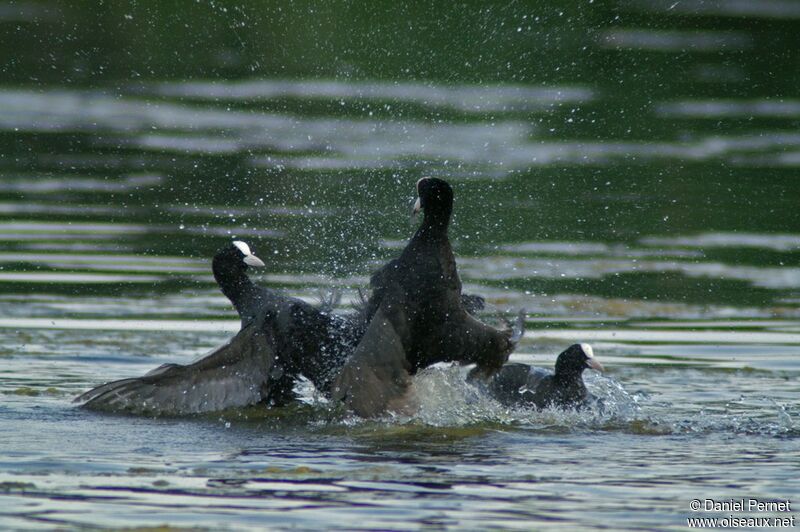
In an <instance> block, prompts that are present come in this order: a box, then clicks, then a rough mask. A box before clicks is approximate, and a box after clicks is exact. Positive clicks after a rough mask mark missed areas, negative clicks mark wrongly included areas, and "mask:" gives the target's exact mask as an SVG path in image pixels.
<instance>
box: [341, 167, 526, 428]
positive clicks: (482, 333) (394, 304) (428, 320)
mask: <svg viewBox="0 0 800 532" xmlns="http://www.w3.org/2000/svg"><path fill="white" fill-rule="evenodd" d="M417 192H418V194H419V199H418V200H417V204H416V206H415V211H417V210H420V209H421V210H422V211H423V212H424V218H423V221H422V224H421V225H420V227H419V229H418V230H417V231H416V233H415V234H414V236H413V237H412V238H411V240H410V241H409V243H408V245H407V246H406V247H405V249H404V250H403V252H402V253H401V255H400V257H398V258H397V259H395V260H393V261H391V262H389V263H388V264H387V265H385V266H384V267H383V268H381V269H380V270H378V271H377V272H376V273H375V274H374V275H373V276H372V279H371V281H370V285H371V287H372V295H371V297H370V298H369V301H368V303H367V317H368V318H369V319H370V321H369V326H368V327H367V330H366V332H365V334H364V337H363V338H362V340H361V342H360V343H359V345H358V347H357V348H356V350H355V352H354V353H353V355H352V356H351V357H350V359H348V361H347V363H346V364H345V367H344V368H343V370H342V372H341V374H340V375H339V377H338V378H337V380H336V383H335V385H334V398H336V399H340V400H342V401H344V402H345V403H346V404H347V405H348V406H349V407H350V408H351V409H352V410H354V411H355V412H356V413H357V414H359V415H361V416H365V417H368V416H374V415H378V414H380V413H382V412H384V411H386V410H405V409H406V408H404V406H405V405H407V404H408V401H409V400H410V398H409V397H408V396H407V392H408V389H409V383H410V375H413V374H414V373H416V372H417V370H419V369H422V368H425V367H427V366H430V365H431V364H435V363H437V362H447V361H456V362H459V363H462V364H476V372H474V374H479V375H482V376H488V375H491V374H492V373H494V372H495V371H497V370H499V369H500V368H501V367H502V365H503V363H504V362H505V361H506V360H507V359H508V355H509V354H510V353H511V351H512V350H513V349H514V347H515V346H516V344H517V342H518V340H519V338H520V336H521V334H522V331H521V329H522V320H521V319H520V320H518V327H519V330H518V331H516V332H513V331H512V330H510V329H508V330H497V329H495V328H493V327H490V326H488V325H486V324H484V323H482V322H480V321H479V320H477V319H476V318H474V317H473V316H471V315H470V314H469V312H468V309H467V308H466V307H465V304H464V299H463V297H462V294H461V280H460V278H459V276H458V272H457V269H456V261H455V257H454V255H453V251H452V248H451V246H450V241H449V238H448V226H449V223H450V217H451V214H452V210H453V189H452V188H451V187H450V185H449V184H448V183H446V182H445V181H443V180H441V179H436V178H423V179H421V180H419V181H418V182H417Z"/></svg>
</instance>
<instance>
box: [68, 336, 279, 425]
mask: <svg viewBox="0 0 800 532" xmlns="http://www.w3.org/2000/svg"><path fill="white" fill-rule="evenodd" d="M274 361H275V352H274V349H273V345H272V340H271V338H269V337H268V336H267V335H266V334H265V332H264V331H262V330H261V329H260V328H259V327H258V326H256V325H255V324H253V325H249V326H248V327H246V328H244V329H242V330H241V331H239V333H238V334H237V335H236V336H234V337H233V338H232V339H231V340H230V341H229V342H228V343H226V344H225V345H223V346H221V347H219V348H217V349H215V350H214V351H212V352H211V353H210V354H208V355H207V356H205V357H204V358H202V359H200V360H198V361H197V362H195V363H193V364H189V365H186V366H183V365H179V364H165V365H163V366H161V367H159V368H156V369H155V370H153V371H151V372H150V373H148V374H146V375H144V376H143V377H138V378H133V379H122V380H119V381H114V382H110V383H107V384H104V385H102V386H98V387H97V388H94V389H92V390H89V391H88V392H86V393H84V394H83V395H81V396H79V397H78V398H77V399H75V401H77V402H84V401H85V403H84V405H83V406H84V407H85V408H90V409H92V410H101V411H107V412H125V413H133V414H146V415H154V416H158V415H185V414H198V413H202V412H213V411H216V410H224V409H226V408H235V407H242V406H247V405H252V404H256V403H258V402H260V401H262V400H263V399H265V398H266V397H267V395H268V393H269V387H270V386H269V381H270V371H271V369H272V368H273V365H274Z"/></svg>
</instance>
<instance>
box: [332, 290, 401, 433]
mask: <svg viewBox="0 0 800 532" xmlns="http://www.w3.org/2000/svg"><path fill="white" fill-rule="evenodd" d="M394 293H400V291H399V290H398V291H396V292H394ZM399 299H402V298H399ZM389 300H392V302H391V303H388V301H389ZM408 337H409V334H408V323H407V322H406V315H405V311H404V309H403V304H402V301H401V300H398V299H397V298H386V299H384V301H383V303H382V304H381V306H380V307H379V308H378V311H377V312H376V313H375V315H374V316H373V318H372V320H371V321H370V323H369V325H368V326H367V330H366V332H365V333H364V337H363V338H362V339H361V342H360V343H359V344H358V347H356V350H355V351H354V352H353V354H352V355H351V356H350V358H349V359H348V360H347V362H346V363H345V365H344V366H343V368H342V370H341V372H340V373H339V375H338V376H337V378H336V381H335V382H334V385H333V398H334V399H335V400H338V401H342V402H343V403H344V404H345V405H346V406H347V407H348V408H349V409H351V410H352V411H353V412H355V413H356V414H358V415H359V416H361V417H374V416H377V415H380V414H382V413H385V412H388V411H394V412H398V413H406V412H407V411H408V410H409V409H410V408H411V406H412V401H411V398H410V396H409V394H410V391H409V387H410V384H411V376H410V374H409V364H408V360H407V356H406V349H407V347H406V346H408V344H409V341H408Z"/></svg>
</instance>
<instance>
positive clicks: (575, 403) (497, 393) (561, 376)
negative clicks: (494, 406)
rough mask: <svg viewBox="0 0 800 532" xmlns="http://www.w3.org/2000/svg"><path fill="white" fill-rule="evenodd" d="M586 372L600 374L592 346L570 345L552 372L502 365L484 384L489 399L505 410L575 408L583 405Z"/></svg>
mask: <svg viewBox="0 0 800 532" xmlns="http://www.w3.org/2000/svg"><path fill="white" fill-rule="evenodd" d="M586 368H591V369H595V370H597V371H603V366H602V365H601V364H600V363H599V362H598V361H597V359H596V358H594V353H593V352H592V346H590V345H589V344H574V345H571V346H570V347H569V348H567V349H566V350H565V351H564V352H563V353H561V354H560V355H558V358H557V359H556V367H555V372H552V371H549V370H546V369H544V368H537V367H533V366H529V365H527V364H517V363H514V364H506V365H504V366H503V367H502V368H501V369H500V371H498V372H497V374H496V375H494V376H493V377H492V378H491V379H490V380H489V382H488V384H487V388H488V390H489V392H490V393H491V395H492V396H493V397H495V398H496V399H497V400H498V401H500V402H501V403H502V404H504V405H506V406H534V407H536V408H540V409H541V408H547V407H557V408H575V407H580V406H581V405H583V404H584V403H585V402H586V399H587V397H588V391H587V390H586V385H585V384H584V383H583V370H585V369H586Z"/></svg>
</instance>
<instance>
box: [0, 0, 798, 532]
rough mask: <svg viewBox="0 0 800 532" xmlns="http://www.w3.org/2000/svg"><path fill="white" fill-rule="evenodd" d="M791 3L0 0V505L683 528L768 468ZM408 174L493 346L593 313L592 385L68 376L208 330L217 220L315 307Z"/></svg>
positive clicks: (768, 473)
mask: <svg viewBox="0 0 800 532" xmlns="http://www.w3.org/2000/svg"><path fill="white" fill-rule="evenodd" d="M798 31H800V4H798V3H797V2H794V1H789V0H762V1H760V2H752V3H746V2H739V1H737V0H723V1H719V2H710V1H699V0H693V1H679V2H674V1H673V2H661V1H659V0H650V1H644V0H641V1H634V0H631V1H622V0H621V1H618V2H616V1H599V0H595V1H590V0H585V1H561V2H555V1H547V2H531V3H522V2H512V3H508V4H507V5H482V4H478V3H475V4H473V3H464V4H437V5H435V6H434V5H424V4H410V3H396V2H371V3H369V4H368V5H359V4H354V3H350V2H327V3H313V2H292V3H283V2H237V3H229V2H207V1H199V2H194V3H181V2H155V1H137V2H135V3H117V2H103V3H96V2H53V3H34V2H2V3H0V434H1V435H2V436H0V528H3V529H24V530H27V529H64V528H66V529H74V528H101V529H104V528H124V527H145V526H161V525H168V526H171V527H176V528H179V527H207V528H209V529H234V530H240V529H265V528H266V529H282V528H290V527H294V528H300V529H319V528H331V527H335V528H346V529H369V528H371V529H375V528H380V529H419V528H433V529H475V530H485V529H487V528H496V529H525V530H530V529H551V528H561V529H576V528H581V529H589V528H600V527H611V528H614V529H682V528H685V526H686V518H687V517H703V516H713V515H717V514H714V513H704V512H692V511H691V510H690V508H689V501H690V500H691V499H694V498H700V499H705V498H713V499H719V500H728V499H731V498H733V499H741V498H759V499H765V500H767V499H768V500H793V501H794V500H798V499H800V488H799V486H798V483H797V480H796V479H797V477H798V473H800V471H799V470H798V469H799V468H798V465H800V445H799V440H798V434H799V433H798V426H800V425H798V424H799V423H800V421H799V417H800V401H799V400H798V392H800V386H798V384H797V382H798V379H797V377H798V376H799V375H800V362H799V361H800V358H798V355H800V264H798V263H799V262H800V209H798V206H800V174H799V173H798V172H800V133H798V125H800V95H799V94H798V82H799V81H800V78H798V71H799V70H798V64H800V48H798V46H797V37H796V35H797V32H798ZM424 175H436V176H440V177H443V178H445V179H447V180H448V181H450V182H451V183H452V184H453V186H454V189H455V195H456V198H455V201H456V205H455V213H454V222H453V226H452V229H451V239H452V241H453V245H454V249H455V251H456V254H457V257H458V264H459V270H460V273H461V276H462V279H463V281H464V284H465V290H467V291H470V292H473V293H480V294H483V295H485V296H486V297H487V301H488V302H489V309H488V312H487V313H486V315H485V316H484V319H486V320H490V321H492V320H494V321H495V322H496V320H497V318H498V316H499V315H502V314H503V313H506V312H514V311H516V309H518V308H525V309H526V310H527V311H528V323H527V329H528V332H527V334H526V336H525V338H524V339H523V341H522V344H521V346H520V348H519V349H518V351H517V353H515V355H514V359H516V360H520V361H527V362H531V363H535V364H537V365H541V366H548V367H549V366H552V364H553V361H554V357H555V355H556V354H557V353H558V352H559V351H560V350H562V349H563V348H564V347H565V346H566V345H569V344H571V343H574V342H578V341H588V342H591V343H592V345H593V346H594V350H595V353H596V354H597V356H598V358H599V359H600V360H601V361H602V362H603V364H604V365H605V366H606V368H607V369H608V371H607V373H606V374H604V375H603V376H600V375H595V374H592V375H589V374H587V375H586V380H587V385H588V386H589V388H590V390H591V391H592V392H593V393H594V394H595V395H597V396H598V397H601V398H602V399H603V404H604V407H603V408H597V409H592V410H590V411H587V412H581V413H577V414H576V413H559V412H543V413H537V412H532V411H527V410H524V409H523V410H513V409H512V410H508V409H505V408H502V407H501V406H500V405H498V404H496V403H494V402H493V401H492V400H491V399H489V398H487V397H484V396H482V395H481V393H480V392H478V391H477V390H475V389H472V388H471V387H469V386H467V385H466V384H464V382H463V372H464V370H462V369H460V368H450V367H437V368H432V369H430V370H428V371H426V372H424V373H423V374H421V375H419V376H418V377H417V378H416V380H415V382H414V387H415V389H416V392H417V395H418V396H419V397H422V398H423V400H422V402H421V408H420V411H419V413H418V414H417V415H416V416H414V417H413V418H408V419H407V418H402V419H385V420H381V421H377V422H364V421H361V420H357V419H353V418H350V417H347V416H342V415H340V414H338V413H332V412H331V411H330V410H329V408H328V405H326V404H324V402H322V401H321V400H320V399H319V398H318V397H316V396H315V394H314V392H313V390H311V389H310V387H309V386H307V385H305V384H303V385H302V386H301V388H302V389H301V392H302V393H303V397H304V404H302V405H298V406H295V407H291V408H289V409H283V410H264V409H261V408H253V409H249V410H246V411H240V412H225V413H221V414H219V415H212V416H207V417H203V418H199V419H158V420H153V419H141V418H129V417H114V416H101V415H96V414H91V413H88V412H84V411H81V410H78V409H76V408H75V407H74V405H73V404H72V403H71V399H72V398H73V397H74V396H76V395H78V394H79V393H81V392H82V391H85V390H87V389H89V388H90V387H92V386H95V385H97V384H99V383H102V382H105V381H107V380H111V379H116V378H122V377H127V376H134V375H140V374H142V373H144V372H146V371H148V370H150V369H152V368H153V367H155V366H157V365H159V364H162V363H165V362H178V363H185V362H188V361H190V360H192V359H194V358H195V357H197V356H200V355H202V354H203V353H205V352H207V351H208V350H210V349H212V348H213V347H214V346H216V345H219V344H220V343H222V342H223V341H224V340H225V339H226V338H229V337H230V335H231V334H232V333H233V332H235V331H236V330H237V328H238V323H237V322H238V320H237V319H236V317H235V313H234V311H233V309H232V308H231V307H230V305H229V304H228V302H227V301H226V300H225V299H224V298H223V296H222V295H221V294H220V293H219V292H218V290H217V289H216V287H215V285H214V283H213V279H212V277H211V272H210V257H211V256H212V255H213V253H214V252H215V251H216V250H217V249H218V248H219V247H221V246H222V245H224V244H225V242H227V241H228V240H229V239H230V238H231V237H233V236H235V237H237V238H240V239H243V240H245V241H247V242H248V243H249V244H250V245H251V246H252V247H253V248H254V250H255V251H256V252H257V254H258V255H259V256H260V257H261V258H263V259H264V260H265V262H267V265H268V267H267V271H266V272H263V273H261V274H260V275H258V274H257V275H256V277H257V279H258V280H259V282H261V283H262V284H265V285H269V286H273V287H279V288H282V289H284V290H286V291H287V292H288V293H290V294H293V295H296V296H300V297H304V298H307V299H309V300H313V299H314V298H316V297H317V294H318V292H319V291H320V290H322V291H327V290H330V289H331V288H334V287H336V288H338V289H340V290H341V291H342V293H343V296H344V297H343V299H342V303H341V308H340V309H339V310H340V311H341V312H347V311H348V310H349V308H350V307H351V306H352V304H353V303H354V301H356V299H357V297H358V296H357V290H358V288H360V287H364V286H365V285H366V283H367V280H368V275H369V273H370V272H371V271H372V270H374V269H375V268H376V267H377V266H378V265H380V264H382V263H383V262H384V261H386V260H387V259H389V258H391V257H393V256H395V255H396V254H397V253H398V252H399V249H401V248H402V246H403V245H404V242H405V241H406V240H407V239H408V238H409V236H410V235H411V234H412V232H413V225H412V224H411V223H410V222H409V213H410V206H411V202H412V201H413V194H414V183H415V182H416V180H417V179H418V178H419V177H421V176H424ZM719 515H720V516H724V515H727V514H724V513H720V514H719ZM736 515H742V516H744V515H749V514H736ZM759 515H762V514H759ZM763 515H766V514H763ZM775 515H778V514H775ZM784 516H785V515H784Z"/></svg>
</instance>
